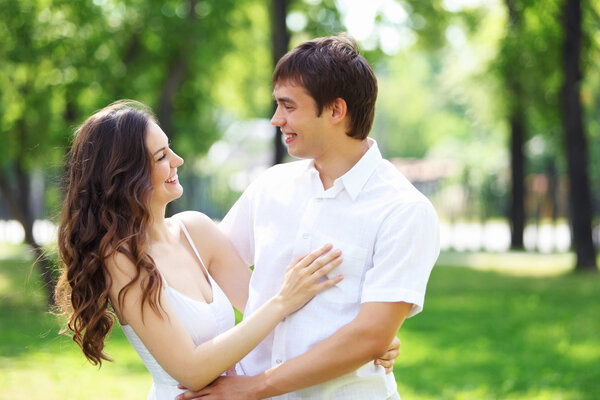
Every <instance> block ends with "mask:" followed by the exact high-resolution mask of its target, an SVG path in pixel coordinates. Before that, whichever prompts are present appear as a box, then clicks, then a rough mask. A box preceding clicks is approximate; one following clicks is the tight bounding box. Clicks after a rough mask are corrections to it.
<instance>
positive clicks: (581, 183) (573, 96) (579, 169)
mask: <svg viewBox="0 0 600 400" xmlns="http://www.w3.org/2000/svg"><path fill="white" fill-rule="evenodd" d="M562 18H563V19H562V22H563V32H564V42H563V47H562V49H563V54H562V56H563V59H562V68H563V73H564V81H563V86H562V93H561V95H562V96H561V100H562V114H563V130H564V140H565V144H566V151H567V165H568V174H569V186H570V190H569V200H570V202H569V203H570V204H569V205H570V212H571V225H572V232H573V247H574V249H575V255H576V257H577V260H576V264H575V268H576V270H596V268H597V267H596V250H595V248H594V242H593V240H592V227H591V221H592V215H593V213H592V202H591V193H590V184H589V175H588V157H587V144H586V136H585V127H584V124H583V114H582V106H581V100H580V82H581V78H582V73H581V48H582V36H583V33H582V8H581V2H580V0H565V1H564V3H563V15H562Z"/></svg>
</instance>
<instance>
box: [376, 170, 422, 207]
mask: <svg viewBox="0 0 600 400" xmlns="http://www.w3.org/2000/svg"><path fill="white" fill-rule="evenodd" d="M371 186H372V189H374V190H377V191H378V192H383V193H385V198H386V199H387V201H388V202H395V203H399V204H411V203H424V204H429V205H430V201H429V199H428V198H427V197H426V196H425V195H424V194H423V193H421V192H420V191H419V190H418V189H417V188H416V187H415V186H414V185H413V184H412V183H411V182H410V181H409V180H408V179H407V178H406V177H405V176H404V175H403V174H402V172H400V171H399V170H398V168H396V167H395V166H394V165H393V164H392V163H391V162H390V161H388V160H385V159H383V160H381V163H380V164H379V166H378V168H377V169H376V171H375V174H374V179H373V182H372V185H371ZM383 193H380V196H383Z"/></svg>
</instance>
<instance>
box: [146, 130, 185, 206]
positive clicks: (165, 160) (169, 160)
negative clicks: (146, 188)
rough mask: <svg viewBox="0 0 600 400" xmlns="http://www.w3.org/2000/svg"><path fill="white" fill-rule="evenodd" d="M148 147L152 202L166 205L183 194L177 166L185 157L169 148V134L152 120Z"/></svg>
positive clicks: (147, 140) (147, 139)
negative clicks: (152, 189) (152, 190)
mask: <svg viewBox="0 0 600 400" xmlns="http://www.w3.org/2000/svg"><path fill="white" fill-rule="evenodd" d="M146 148H147V149H148V152H149V153H150V159H151V160H150V165H151V167H150V168H151V171H150V176H151V179H152V186H153V187H154V192H153V193H152V204H156V205H158V206H164V205H166V204H167V203H169V202H171V201H173V200H175V199H178V198H179V197H181V195H182V194H183V187H182V186H181V185H180V184H179V180H178V179H177V167H179V166H180V165H181V164H183V158H181V157H179V156H178V155H177V154H175V152H174V151H173V150H171V149H170V148H169V139H168V138H167V135H165V133H164V132H163V130H162V129H160V126H158V125H157V124H156V123H155V122H154V121H152V120H150V121H149V122H148V126H147V128H146Z"/></svg>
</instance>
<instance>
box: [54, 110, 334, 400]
mask: <svg viewBox="0 0 600 400" xmlns="http://www.w3.org/2000/svg"><path fill="white" fill-rule="evenodd" d="M182 164H183V160H182V159H181V158H180V157H179V156H178V155H177V154H175V153H174V152H173V150H171V149H170V147H169V142H168V139H167V136H166V135H165V133H164V132H163V131H162V130H161V129H160V127H159V126H158V125H157V123H156V120H155V118H154V117H153V116H152V114H151V113H150V111H149V110H148V109H147V108H146V107H145V106H144V105H142V104H140V103H137V102H132V101H120V102H116V103H114V104H112V105H110V106H108V107H106V108H104V109H103V110H101V111H99V112H97V113H96V114H94V115H92V116H91V117H90V118H88V119H87V120H86V121H85V122H84V124H83V125H82V126H81V127H80V128H79V129H78V130H77V132H76V136H75V139H74V142H73V145H72V148H71V151H70V153H69V164H68V182H67V194H66V198H65V202H64V206H63V213H62V220H61V223H60V227H59V237H58V245H59V252H60V256H61V259H62V261H63V263H64V269H63V272H62V276H61V279H60V281H59V284H58V286H57V290H56V297H57V301H58V304H60V305H61V308H62V310H63V311H64V312H65V314H66V315H67V316H68V330H69V331H71V332H72V334H73V340H74V341H75V342H77V344H78V345H79V346H80V347H81V349H82V350H83V353H84V355H85V356H86V357H87V359H88V360H89V361H90V362H92V363H93V364H94V365H96V364H101V363H102V361H103V360H110V359H109V358H108V356H107V355H106V354H105V353H104V351H103V349H104V340H105V337H106V336H107V334H108V333H109V332H110V330H111V328H112V326H113V322H114V317H115V315H116V317H117V318H118V319H119V322H120V324H121V326H122V329H123V331H124V333H125V335H126V336H127V338H128V339H129V341H130V342H131V344H132V345H133V347H134V348H135V350H136V351H137V352H138V354H139V355H140V357H141V358H142V360H143V361H144V364H145V365H146V367H147V368H148V370H149V371H150V373H151V374H152V377H153V380H154V384H153V386H152V389H151V391H150V394H149V396H148V398H150V399H173V398H174V397H175V396H176V395H178V394H179V393H181V392H182V390H181V389H178V388H177V383H178V382H179V383H181V384H183V385H184V386H186V387H187V388H189V389H199V388H202V387H204V386H206V385H207V384H209V383H210V382H211V381H213V380H214V379H215V378H217V377H218V376H219V375H221V374H223V373H224V372H225V371H227V370H228V369H230V368H232V367H233V366H234V365H235V363H236V362H237V361H239V360H240V359H241V358H242V357H244V356H245V355H246V354H247V353H248V352H249V351H250V350H251V349H252V348H253V347H255V346H256V345H257V344H258V343H259V342H260V341H261V340H262V339H263V338H264V337H265V336H266V335H267V334H268V333H269V332H270V331H271V330H272V329H273V328H274V327H275V326H276V325H277V323H278V322H279V321H280V320H281V319H282V318H283V317H285V316H286V315H287V314H289V313H291V312H293V311H295V310H297V309H298V308H300V307H302V305H304V304H305V303H306V302H307V301H308V300H310V298H312V296H314V295H315V294H316V293H317V292H318V291H321V290H323V289H326V288H328V287H330V286H332V285H334V284H335V283H337V282H339V281H340V280H341V279H342V277H341V276H336V277H334V278H332V279H325V280H323V279H321V278H323V277H325V276H326V275H327V274H328V273H330V272H331V271H332V270H333V269H334V268H335V267H336V266H337V265H339V264H340V263H341V261H342V259H341V255H340V252H339V251H331V246H326V247H323V248H321V249H318V250H316V251H314V252H313V253H310V254H309V255H307V256H306V257H304V258H303V259H301V260H296V261H295V262H293V263H292V264H290V266H288V268H287V273H286V276H285V278H284V281H283V283H282V285H281V289H280V291H279V293H278V294H277V296H275V297H273V298H272V299H271V300H270V301H268V302H267V303H266V304H264V305H263V307H262V308H261V309H260V310H259V312H256V313H254V314H253V315H252V316H250V317H248V318H246V319H244V321H243V322H241V323H240V324H238V325H237V326H235V327H234V315H233V310H232V307H231V305H232V304H233V305H234V306H235V307H236V308H238V309H240V310H243V309H244V306H245V302H246V299H247V296H248V282H249V279H250V274H251V271H250V270H249V269H248V268H246V267H245V265H244V263H243V261H242V260H241V259H240V258H239V256H238V255H237V253H236V251H235V250H234V249H233V247H232V246H231V244H230V243H229V241H228V240H227V239H226V238H225V237H224V235H223V234H222V233H221V232H220V231H219V229H218V228H217V227H216V225H215V224H214V223H213V222H212V221H211V220H210V219H209V218H208V217H206V216H205V215H203V214H201V213H198V212H185V213H181V214H178V215H176V216H174V217H172V218H165V209H166V206H167V204H168V203H169V202H171V201H173V200H175V199H177V198H179V197H180V196H181V195H182V193H183V188H182V187H181V185H180V184H179V182H178V180H177V167H179V166H181V165H182ZM319 280H321V282H319ZM217 281H218V282H219V283H217ZM225 293H227V295H228V296H227V297H228V298H229V300H228V298H227V297H225Z"/></svg>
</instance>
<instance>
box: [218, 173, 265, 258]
mask: <svg viewBox="0 0 600 400" xmlns="http://www.w3.org/2000/svg"><path fill="white" fill-rule="evenodd" d="M255 186H256V185H255V184H251V185H250V186H248V188H246V190H245V191H244V193H242V195H241V196H240V198H239V199H238V200H237V201H236V202H235V204H234V205H233V207H231V210H229V212H228V213H227V215H225V217H224V218H223V220H222V221H221V223H220V224H219V228H220V229H221V231H223V232H224V233H225V235H226V236H227V238H228V239H229V241H230V242H231V243H232V244H233V246H234V247H235V249H236V250H237V252H238V254H239V255H240V257H242V260H244V262H245V263H246V264H248V265H253V264H254V216H253V206H252V205H253V203H254V193H256V190H255Z"/></svg>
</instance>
